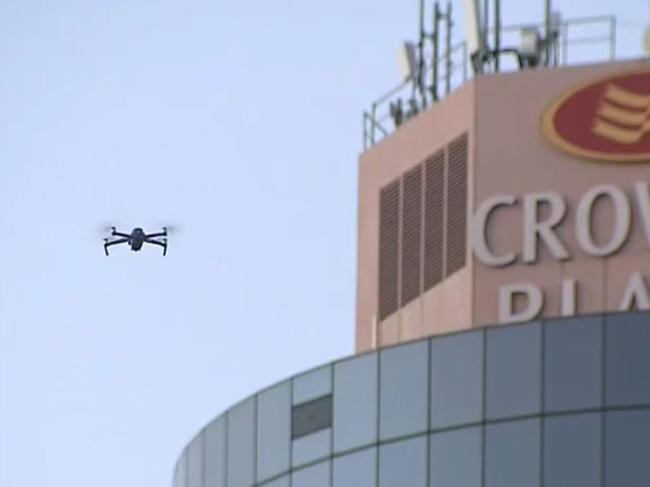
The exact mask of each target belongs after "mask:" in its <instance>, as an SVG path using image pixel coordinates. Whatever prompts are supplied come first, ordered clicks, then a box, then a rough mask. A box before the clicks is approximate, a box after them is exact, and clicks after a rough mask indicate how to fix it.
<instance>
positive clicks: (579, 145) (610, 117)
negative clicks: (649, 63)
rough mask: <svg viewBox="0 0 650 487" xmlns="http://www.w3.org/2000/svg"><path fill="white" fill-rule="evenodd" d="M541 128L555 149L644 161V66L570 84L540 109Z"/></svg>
mask: <svg viewBox="0 0 650 487" xmlns="http://www.w3.org/2000/svg"><path fill="white" fill-rule="evenodd" d="M542 128H543V132H544V134H545V135H546V136H547V137H548V138H549V140H550V141H551V142H552V143H553V144H555V145H556V146H558V147H560V148H561V149H563V150H565V151H567V152H569V153H571V154H574V155H577V156H581V157H586V158H589V159H597V160H604V161H650V70H647V71H640V72H632V73H629V72H628V73H624V74H620V75H618V76H610V77H608V78H605V79H601V80H598V81H595V82H593V83H590V84H588V85H582V86H579V87H578V88H573V89H571V90H569V91H568V92H567V93H565V94H564V95H562V96H561V97H560V98H559V99H558V100H556V101H555V102H553V103H552V104H551V105H550V106H549V107H548V108H547V109H546V111H545V112H544V116H543V120H542Z"/></svg>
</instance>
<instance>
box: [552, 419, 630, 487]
mask: <svg viewBox="0 0 650 487" xmlns="http://www.w3.org/2000/svg"><path fill="white" fill-rule="evenodd" d="M600 418H601V416H600V414H581V415H577V416H557V417H549V418H546V420H545V422H544V483H545V484H546V485H570V486H571V487H594V486H597V485H599V479H600V471H601V469H600V451H601V444H600V431H601V420H600ZM621 485H622V484H621Z"/></svg>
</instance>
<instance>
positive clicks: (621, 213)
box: [471, 181, 650, 323]
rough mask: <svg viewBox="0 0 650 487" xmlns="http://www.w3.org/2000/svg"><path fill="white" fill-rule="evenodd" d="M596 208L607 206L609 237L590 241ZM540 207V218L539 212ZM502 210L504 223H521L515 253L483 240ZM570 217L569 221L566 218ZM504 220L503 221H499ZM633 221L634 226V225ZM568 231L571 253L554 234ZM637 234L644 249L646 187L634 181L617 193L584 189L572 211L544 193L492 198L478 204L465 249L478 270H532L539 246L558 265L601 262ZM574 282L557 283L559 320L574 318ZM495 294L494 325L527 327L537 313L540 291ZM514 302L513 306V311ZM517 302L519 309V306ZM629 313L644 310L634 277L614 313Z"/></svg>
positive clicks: (645, 299) (530, 287)
mask: <svg viewBox="0 0 650 487" xmlns="http://www.w3.org/2000/svg"><path fill="white" fill-rule="evenodd" d="M596 204H599V205H601V204H602V205H609V206H610V208H611V209H612V212H611V215H612V218H613V219H614V221H613V222H611V223H612V224H611V225H609V226H608V228H609V229H610V230H609V234H608V235H607V236H606V237H605V238H604V239H602V238H600V239H596V238H595V237H594V234H595V232H594V231H593V229H592V225H593V224H594V218H593V213H594V209H595V206H596ZM541 207H545V208H546V209H547V211H545V212H544V216H540V215H541V214H542V212H541V211H539V209H540V208H541ZM506 208H510V209H514V210H516V211H509V212H508V215H507V216H508V217H509V218H519V219H521V228H522V229H523V235H522V237H523V238H522V240H521V242H522V243H521V246H520V248H495V246H493V245H492V244H491V243H490V241H489V238H488V233H489V232H488V227H489V226H490V221H491V220H492V219H493V218H498V217H499V213H500V212H501V211H503V210H504V209H506ZM569 213H572V215H571V216H572V217H573V218H570V219H569V218H567V216H568V215H569ZM503 216H506V215H503ZM635 218H636V219H638V220H639V221H638V222H637V221H634V219H635ZM566 225H571V226H572V228H570V229H568V230H570V232H572V233H573V236H574V238H573V239H571V241H572V242H575V244H574V247H573V248H572V247H570V246H569V245H568V244H567V242H565V241H563V240H562V239H561V238H560V232H558V230H559V229H560V228H562V227H563V226H566ZM633 226H635V227H637V226H638V227H640V228H642V229H643V234H644V236H645V240H646V244H647V246H648V249H650V187H649V185H648V183H647V182H645V181H639V182H636V183H634V185H633V187H630V188H622V187H619V186H616V185H612V184H601V185H597V186H593V187H592V188H589V189H588V190H587V191H586V192H585V193H584V194H583V195H582V197H581V198H580V200H579V201H578V204H577V205H576V206H575V207H574V208H570V207H569V205H568V204H567V201H566V199H565V198H564V197H563V196H562V195H561V194H559V193H557V192H555V191H552V190H549V191H544V192H533V193H526V194H523V195H514V194H498V195H494V196H492V197H490V198H487V199H486V200H484V201H483V202H481V203H480V204H479V205H478V207H477V209H476V211H475V213H474V216H473V218H472V223H471V243H472V250H473V253H474V256H475V258H476V259H477V260H478V261H479V262H481V263H482V264H483V265H485V266H488V267H493V268H498V267H504V266H509V265H513V264H527V265H531V264H535V263H537V261H538V252H539V249H540V248H541V247H542V246H543V247H544V248H545V249H546V250H547V251H548V253H549V254H550V255H551V256H552V258H553V259H554V260H556V261H558V262H561V261H565V260H570V259H572V258H573V257H595V258H607V257H609V256H612V255H615V254H616V253H618V252H619V251H620V250H621V249H622V248H623V247H624V246H625V244H626V243H627V241H628V239H629V237H630V232H631V229H632V227H633ZM579 284H580V283H579V282H576V280H574V279H571V278H567V279H565V280H563V282H561V283H558V285H559V286H561V294H560V298H561V303H560V305H561V315H562V316H573V315H575V314H576V307H577V303H576V295H577V292H576V289H577V286H579ZM498 293H499V297H498V299H499V318H498V319H499V322H500V323H509V322H515V321H527V320H531V319H533V318H535V317H536V316H538V315H540V314H541V313H542V312H543V308H544V295H543V290H542V289H540V288H539V287H537V286H536V285H534V284H533V283H530V282H516V283H509V284H507V285H503V286H501V287H500V289H499V290H498ZM516 302H519V306H516ZM522 302H523V304H521V303H522ZM632 308H638V309H650V293H649V291H648V288H647V287H646V282H645V281H644V277H643V276H642V275H641V274H640V273H639V272H633V273H631V274H630V275H629V276H628V279H627V285H626V286H625V288H624V289H621V290H620V297H619V310H621V311H625V310H629V309H632Z"/></svg>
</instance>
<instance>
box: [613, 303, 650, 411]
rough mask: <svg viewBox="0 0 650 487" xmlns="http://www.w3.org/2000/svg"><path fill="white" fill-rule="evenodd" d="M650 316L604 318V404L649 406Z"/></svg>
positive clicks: (641, 314) (644, 314) (646, 314)
mask: <svg viewBox="0 0 650 487" xmlns="http://www.w3.org/2000/svg"><path fill="white" fill-rule="evenodd" d="M648 350H650V315H649V314H648V313H625V314H620V315H610V316H608V317H607V405H608V406H622V405H630V404H646V403H650V387H649V386H648V384H650V353H648Z"/></svg>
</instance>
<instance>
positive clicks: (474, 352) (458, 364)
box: [431, 331, 484, 429]
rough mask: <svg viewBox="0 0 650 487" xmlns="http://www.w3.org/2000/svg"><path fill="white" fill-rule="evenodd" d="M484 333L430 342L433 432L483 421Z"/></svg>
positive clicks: (463, 334)
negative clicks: (437, 429)
mask: <svg viewBox="0 0 650 487" xmlns="http://www.w3.org/2000/svg"><path fill="white" fill-rule="evenodd" d="M483 337H484V333H483V331H477V332H472V333H462V334H459V335H450V336H447V337H440V338H434V339H433V340H432V341H431V428H432V429H436V428H444V427H448V426H453V425H458V424H463V423H472V422H476V421H480V420H481V419H482V418H481V414H482V404H483V387H482V384H483Z"/></svg>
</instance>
